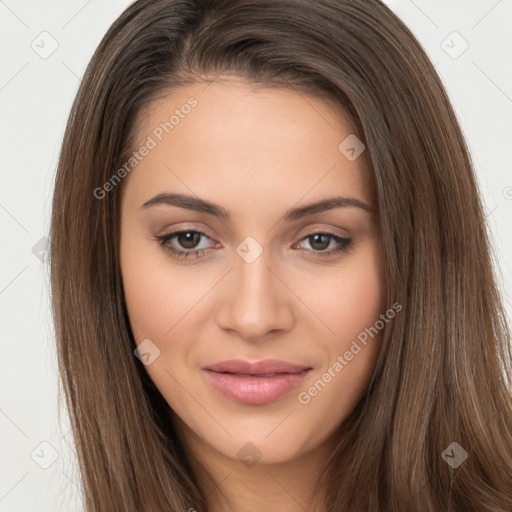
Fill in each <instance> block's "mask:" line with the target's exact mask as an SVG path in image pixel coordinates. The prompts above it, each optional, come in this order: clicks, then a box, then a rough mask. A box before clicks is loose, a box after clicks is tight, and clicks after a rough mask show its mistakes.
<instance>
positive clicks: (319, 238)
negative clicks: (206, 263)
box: [155, 229, 352, 259]
mask: <svg viewBox="0 0 512 512" xmlns="http://www.w3.org/2000/svg"><path fill="white" fill-rule="evenodd" d="M202 238H204V239H206V240H210V241H212V239H211V238H210V237H209V236H208V235H207V234H206V233H203V232H202V231H197V230H192V229H182V230H178V231H173V232H171V233H167V234H165V235H159V236H156V237H155V239H156V240H157V241H158V243H159V244H160V246H161V247H163V249H164V250H166V251H167V252H169V253H171V254H172V255H173V256H175V257H177V258H179V259H183V258H198V257H200V256H204V255H205V254H207V253H208V252H210V250H211V249H212V247H208V246H206V247H200V246H201V239H202ZM304 241H307V242H308V243H309V244H310V246H311V247H312V249H303V248H300V244H296V245H294V246H293V248H300V249H301V250H302V251H304V252H307V253H313V255H314V256H315V257H327V256H330V255H331V254H334V253H339V252H347V251H348V250H349V247H350V244H351V242H352V240H351V239H350V238H343V237H340V236H337V235H335V234H333V233H326V232H317V233H311V234H309V235H307V236H306V237H304V238H303V239H302V240H301V243H302V242H304ZM176 244H177V245H178V247H176ZM214 244H215V245H214V247H221V245H220V244H219V243H217V242H214ZM328 249H329V250H328Z"/></svg>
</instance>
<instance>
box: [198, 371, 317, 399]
mask: <svg viewBox="0 0 512 512" xmlns="http://www.w3.org/2000/svg"><path fill="white" fill-rule="evenodd" d="M203 371H204V372H205V373H206V374H207V376H208V377H209V379H210V382H211V384H212V385H213V387H214V388H216V389H217V390H218V391H220V392H221V393H222V394H223V395H225V396H227V397H228V398H231V399H232V400H234V401H235V402H238V403H242V404H250V405H262V404H267V403H269V402H273V401H274V400H277V399H278V398H281V397H282V396H284V395H286V394H287V393H289V392H290V391H291V390H292V389H293V388H295V387H296V386H298V385H299V384H300V383H301V382H302V381H303V380H304V378H305V377H306V375H307V374H308V373H309V372H310V371H311V370H304V371H302V372H298V373H281V374H277V375H276V376H274V377H253V376H249V375H236V374H231V373H217V372H214V371H211V370H203Z"/></svg>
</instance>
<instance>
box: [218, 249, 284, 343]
mask: <svg viewBox="0 0 512 512" xmlns="http://www.w3.org/2000/svg"><path fill="white" fill-rule="evenodd" d="M250 243H251V242H250V241H249V245H248V246H244V244H243V243H242V244H240V246H239V248H238V249H237V253H239V254H238V255H237V256H236V259H235V264H234V269H233V273H232V279H233V280H234V282H233V286H232V287H231V288H230V293H229V295H228V296H227V298H226V301H227V302H226V303H225V304H223V309H224V312H225V314H224V315H223V316H222V318H223V322H222V326H223V327H224V328H229V329H233V330H236V331H238V332H239V334H240V335H241V336H243V337H245V338H253V339H256V338H258V337H261V336H263V335H264V334H265V333H267V332H269V331H275V330H278V329H288V328H289V327H290V326H291V322H293V312H292V311H291V304H290V303H289V301H288V299H287V298H286V296H285V294H283V289H282V286H283V285H282V283H280V281H279V279H276V277H275V276H274V272H275V269H273V268H272V267H273V265H272V261H271V260H272V256H271V254H270V252H269V251H266V250H265V251H261V252H260V253H259V255H256V257H255V254H254V252H252V255H251V256H250V257H248V256H247V254H251V251H254V250H255V247H254V246H252V247H251V245H250ZM248 247H249V251H246V252H245V253H244V252H243V249H244V248H245V249H247V248H248ZM241 251H242V252H241ZM240 252H241V255H240ZM269 267H270V268H269ZM271 268H272V271H271V270H270V269H271ZM280 287H281V288H280Z"/></svg>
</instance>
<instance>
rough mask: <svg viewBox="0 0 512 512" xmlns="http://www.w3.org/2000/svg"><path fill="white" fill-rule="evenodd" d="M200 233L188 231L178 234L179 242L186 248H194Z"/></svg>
mask: <svg viewBox="0 0 512 512" xmlns="http://www.w3.org/2000/svg"><path fill="white" fill-rule="evenodd" d="M198 237H199V233H192V232H190V231H187V232H185V233H180V234H179V235H178V242H179V243H180V245H181V246H182V247H184V248H185V249H193V248H194V247H195V246H196V245H197V242H198V240H197V238H198Z"/></svg>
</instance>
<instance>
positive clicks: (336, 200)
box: [141, 193, 375, 222]
mask: <svg viewBox="0 0 512 512" xmlns="http://www.w3.org/2000/svg"><path fill="white" fill-rule="evenodd" d="M156 205H170V206H177V207H178V208H185V209H186V210H193V211H196V212H201V213H207V214H209V215H213V216H214V217H218V218H221V219H225V220H230V219H231V214H230V213H229V211H228V210H226V209H225V208H223V207H222V206H219V205H217V204H214V203H211V202H210V201H206V200H204V199H200V198H198V197H193V196H188V195H185V194H171V193H162V194H158V195H156V196H155V197H153V198H151V199H150V200H149V201H146V202H145V203H144V204H143V205H142V206H141V208H150V207H151V206H156ZM347 207H355V208H360V209H362V210H364V211H367V212H370V213H374V212H375V208H374V207H373V206H370V205H369V204H366V203H363V202H362V201H360V200H359V199H355V198H353V197H342V196H336V197H330V198H327V199H323V200H322V201H318V202H316V203H311V204H308V205H306V206H301V207H299V208H293V209H291V210H288V211H287V212H286V213H285V214H284V216H283V220H284V221H286V222H292V221H295V220H298V219H301V218H303V217H306V216H308V215H313V214H315V213H321V212H325V211H327V210H332V209H334V208H347Z"/></svg>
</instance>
